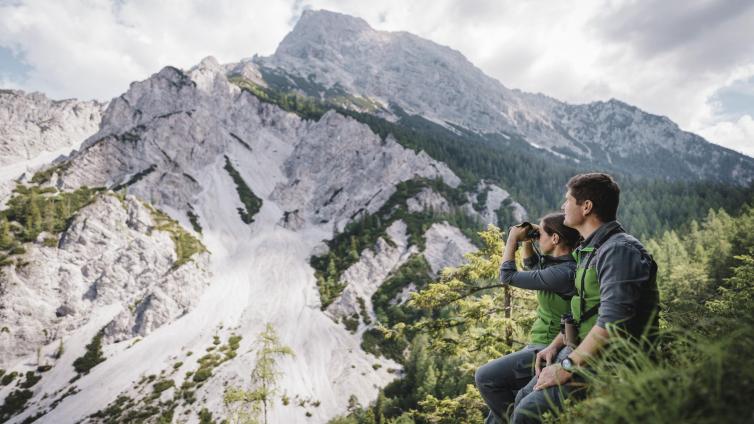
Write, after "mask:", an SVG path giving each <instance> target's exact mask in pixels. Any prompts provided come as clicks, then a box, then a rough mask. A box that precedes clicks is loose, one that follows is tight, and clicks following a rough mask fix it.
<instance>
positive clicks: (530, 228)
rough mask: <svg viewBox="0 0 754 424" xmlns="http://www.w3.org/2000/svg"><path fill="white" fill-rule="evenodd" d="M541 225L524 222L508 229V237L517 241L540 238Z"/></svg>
mask: <svg viewBox="0 0 754 424" xmlns="http://www.w3.org/2000/svg"><path fill="white" fill-rule="evenodd" d="M539 231H540V230H539V225H537V224H532V223H530V222H522V223H520V224H518V225H514V226H512V227H510V229H508V237H509V238H512V239H513V240H516V241H526V240H533V239H537V238H539Z"/></svg>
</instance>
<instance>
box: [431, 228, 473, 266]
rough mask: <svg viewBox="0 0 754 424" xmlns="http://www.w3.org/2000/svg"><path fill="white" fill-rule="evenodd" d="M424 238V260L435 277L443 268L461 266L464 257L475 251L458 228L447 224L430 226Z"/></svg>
mask: <svg viewBox="0 0 754 424" xmlns="http://www.w3.org/2000/svg"><path fill="white" fill-rule="evenodd" d="M424 237H425V239H426V240H427V246H426V249H425V250H424V258H425V259H427V263H429V267H430V269H431V270H432V272H433V273H434V274H435V275H438V274H439V273H440V271H442V269H443V268H445V267H448V266H458V265H460V264H462V263H463V262H465V259H464V255H465V254H467V253H469V252H472V251H474V250H476V247H475V246H474V245H473V244H471V242H470V241H469V239H468V238H466V236H464V235H463V234H462V233H461V231H459V230H458V228H456V227H453V226H452V225H448V224H447V223H441V224H437V223H436V224H432V226H431V227H429V229H428V230H427V232H426V233H425V234H424Z"/></svg>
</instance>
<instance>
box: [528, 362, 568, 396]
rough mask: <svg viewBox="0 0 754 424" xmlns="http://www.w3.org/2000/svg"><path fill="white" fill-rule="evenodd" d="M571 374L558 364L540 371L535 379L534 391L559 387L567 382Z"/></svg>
mask: <svg viewBox="0 0 754 424" xmlns="http://www.w3.org/2000/svg"><path fill="white" fill-rule="evenodd" d="M572 375H573V374H572V373H570V372H568V371H566V370H564V369H563V367H561V366H560V364H555V365H551V366H549V367H547V368H545V369H543V370H542V372H541V373H539V376H538V378H537V385H536V386H534V390H543V389H546V388H548V387H552V386H559V385H561V384H563V383H566V382H568V380H570V379H571V376H572Z"/></svg>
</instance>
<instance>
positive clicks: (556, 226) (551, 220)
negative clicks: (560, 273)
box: [542, 212, 581, 249]
mask: <svg viewBox="0 0 754 424" xmlns="http://www.w3.org/2000/svg"><path fill="white" fill-rule="evenodd" d="M563 221H565V214H564V213H562V212H553V213H549V214H547V215H545V216H544V217H542V224H543V227H542V229H543V230H544V231H545V232H546V233H547V234H549V235H553V234H557V235H559V236H560V240H562V241H563V243H564V244H565V245H566V247H568V248H570V249H575V248H576V246H578V244H579V242H580V241H581V235H580V234H579V232H578V231H576V230H574V229H573V228H571V227H566V226H565V224H563Z"/></svg>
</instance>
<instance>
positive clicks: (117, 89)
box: [0, 0, 292, 100]
mask: <svg viewBox="0 0 754 424" xmlns="http://www.w3.org/2000/svg"><path fill="white" fill-rule="evenodd" d="M291 14H292V9H291V7H290V5H289V4H288V3H287V2H275V1H264V0H253V1H243V2H241V1H231V0H218V1H209V0H198V1H191V2H188V1H186V2H183V1H177V0H175V1H161V2H158V1H149V0H132V1H127V2H119V3H112V2H111V1H108V0H81V1H77V0H58V1H54V2H51V1H44V0H26V1H24V2H22V3H20V4H18V5H3V6H0V45H5V46H10V47H14V48H18V49H20V50H22V51H23V52H24V57H25V60H26V62H27V63H28V64H29V65H31V66H32V67H33V70H32V71H30V72H29V74H28V75H27V78H26V80H25V81H24V83H23V84H22V86H23V87H24V88H25V89H26V90H30V91H32V90H37V91H43V92H45V93H47V94H48V95H50V96H51V97H55V98H60V97H77V98H98V99H100V100H105V99H109V98H111V97H113V96H117V95H119V94H121V93H122V92H124V91H126V90H127V89H128V85H129V83H130V82H131V81H135V80H141V79H144V78H146V77H148V76H149V75H150V74H152V73H155V72H157V71H159V70H160V69H161V68H162V67H164V66H166V65H173V66H178V67H182V68H186V67H190V66H192V65H194V64H196V63H198V62H199V61H200V60H201V59H202V58H203V57H205V56H208V55H213V56H215V57H217V58H218V59H219V60H220V61H224V62H229V61H235V60H238V59H240V58H243V57H249V56H252V55H253V54H254V53H265V54H270V53H272V52H273V51H274V49H275V47H276V46H277V43H278V42H279V41H280V39H282V37H283V36H284V35H285V33H286V32H287V31H288V30H289V25H288V21H289V20H290V18H291Z"/></svg>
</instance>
